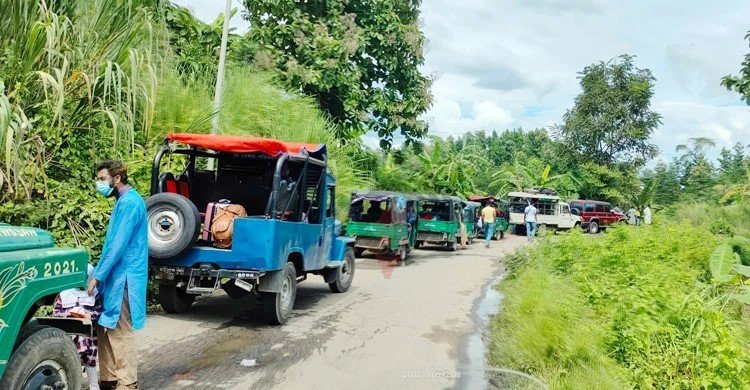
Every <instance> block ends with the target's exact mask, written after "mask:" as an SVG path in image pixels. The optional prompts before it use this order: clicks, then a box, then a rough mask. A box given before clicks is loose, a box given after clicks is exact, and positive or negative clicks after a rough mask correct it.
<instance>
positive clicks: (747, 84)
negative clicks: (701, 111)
mask: <svg viewBox="0 0 750 390" xmlns="http://www.w3.org/2000/svg"><path fill="white" fill-rule="evenodd" d="M745 39H747V40H748V41H750V31H748V32H747V35H745ZM741 65H742V68H741V69H740V73H739V74H738V75H736V76H733V75H729V76H724V78H722V79H721V85H723V86H725V87H727V89H728V90H730V91H735V92H737V93H739V94H740V95H741V96H742V98H743V99H745V103H747V104H748V105H750V53H747V54H746V55H745V59H744V60H743V61H742V64H741Z"/></svg>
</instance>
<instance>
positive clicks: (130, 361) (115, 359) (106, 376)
mask: <svg viewBox="0 0 750 390" xmlns="http://www.w3.org/2000/svg"><path fill="white" fill-rule="evenodd" d="M96 336H97V338H98V339H99V380H100V381H102V382H110V381H117V382H118V384H117V389H130V388H135V387H134V386H135V385H136V383H137V382H138V365H137V363H136V361H135V354H134V351H133V349H134V348H135V346H134V345H133V323H132V322H131V320H130V304H129V302H128V290H127V289H125V293H124V295H123V298H122V308H121V309H120V319H119V320H118V321H117V326H115V328H114V329H107V328H105V327H102V326H99V325H97V326H96Z"/></svg>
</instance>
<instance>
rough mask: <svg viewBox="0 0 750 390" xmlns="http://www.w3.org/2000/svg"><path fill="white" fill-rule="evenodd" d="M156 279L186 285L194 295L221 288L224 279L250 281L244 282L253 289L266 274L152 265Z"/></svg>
mask: <svg viewBox="0 0 750 390" xmlns="http://www.w3.org/2000/svg"><path fill="white" fill-rule="evenodd" d="M151 269H152V272H153V274H154V279H155V280H158V281H159V282H160V283H165V282H166V283H167V284H169V283H171V282H173V283H175V285H177V286H178V287H183V286H184V287H185V292H187V293H188V294H194V295H207V294H211V293H213V292H214V291H216V290H218V289H219V288H221V280H222V279H232V280H241V281H249V282H250V283H247V282H246V283H244V285H246V286H248V288H250V290H252V288H251V287H252V286H254V285H257V284H259V281H260V278H261V277H262V276H264V275H265V274H266V272H264V271H260V270H253V269H251V270H228V269H215V268H210V267H208V266H202V267H200V268H193V267H176V266H155V267H152V268H151Z"/></svg>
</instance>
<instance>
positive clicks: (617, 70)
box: [557, 55, 661, 167]
mask: <svg viewBox="0 0 750 390" xmlns="http://www.w3.org/2000/svg"><path fill="white" fill-rule="evenodd" d="M633 60H634V57H633V56H630V55H621V56H619V57H617V58H614V59H612V60H610V61H608V62H600V63H598V64H593V65H590V66H587V67H586V68H584V69H583V71H582V72H580V73H579V79H580V85H581V89H582V90H583V91H582V92H581V94H579V95H578V97H576V99H575V105H574V106H573V108H572V109H570V110H568V111H567V112H566V113H565V116H564V118H563V119H564V122H563V124H562V125H561V126H558V128H557V135H558V137H560V138H561V139H562V141H563V142H564V145H565V147H566V148H567V150H568V151H569V152H571V154H572V156H573V157H574V159H575V160H574V161H581V159H583V160H584V161H591V162H593V163H596V164H600V165H606V166H613V165H615V164H617V163H625V164H629V165H633V166H636V167H637V166H641V165H643V164H644V163H645V162H646V161H648V160H649V159H651V158H653V157H655V156H656V154H657V152H658V149H657V147H656V146H655V145H653V144H651V143H650V141H649V138H650V137H651V134H652V133H653V132H654V129H656V127H657V126H658V125H659V124H661V115H659V114H658V113H657V112H655V111H653V110H652V109H651V97H652V96H653V95H654V82H655V81H656V79H655V78H654V76H653V75H652V74H651V71H650V70H648V69H639V68H637V67H636V66H635V64H634V63H633Z"/></svg>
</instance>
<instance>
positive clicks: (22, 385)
mask: <svg viewBox="0 0 750 390" xmlns="http://www.w3.org/2000/svg"><path fill="white" fill-rule="evenodd" d="M82 382H83V378H82V372H81V362H80V360H79V358H78V351H77V350H76V346H75V344H73V341H72V340H71V338H70V336H68V334H67V333H65V332H63V331H62V330H60V329H56V328H42V329H39V330H38V331H36V332H34V333H33V334H31V335H30V336H29V337H28V338H27V339H26V341H24V342H23V343H21V345H20V346H19V347H18V349H17V350H16V351H15V352H14V353H13V355H12V356H11V358H10V361H9V362H8V365H7V366H6V368H5V373H4V374H3V377H2V379H0V389H45V388H49V389H80V388H81V387H82Z"/></svg>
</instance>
